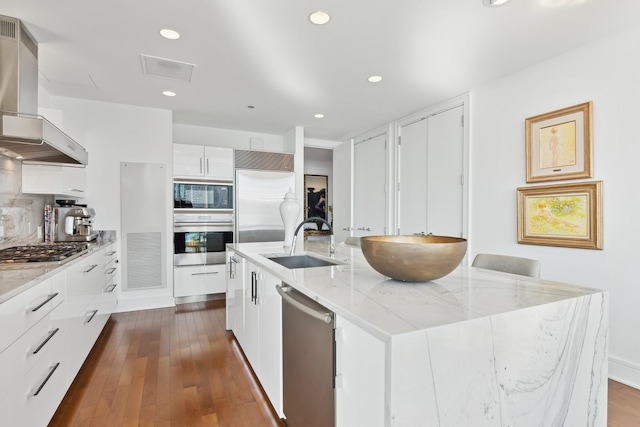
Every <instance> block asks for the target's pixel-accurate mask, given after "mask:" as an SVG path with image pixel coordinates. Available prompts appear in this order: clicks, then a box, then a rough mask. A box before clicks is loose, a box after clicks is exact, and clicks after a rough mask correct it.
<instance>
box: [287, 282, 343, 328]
mask: <svg viewBox="0 0 640 427" xmlns="http://www.w3.org/2000/svg"><path fill="white" fill-rule="evenodd" d="M290 290H291V287H290V286H280V285H276V291H278V293H279V294H280V296H281V297H282V299H283V300H284V301H286V302H288V303H289V304H291V305H292V306H294V307H295V308H297V309H298V310H300V311H302V312H303V313H305V314H308V315H309V316H311V317H313V318H314V319H318V320H321V321H323V322H324V323H331V321H332V320H333V313H331V312H322V311H316V310H314V309H312V308H309V307H307V306H306V305H304V304H302V303H300V302H298V301H296V300H295V299H293V298H291V296H290V295H289V294H288V292H289V291H290Z"/></svg>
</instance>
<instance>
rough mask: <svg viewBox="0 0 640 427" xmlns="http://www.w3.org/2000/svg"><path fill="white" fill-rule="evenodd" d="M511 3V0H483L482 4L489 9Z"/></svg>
mask: <svg viewBox="0 0 640 427" xmlns="http://www.w3.org/2000/svg"><path fill="white" fill-rule="evenodd" d="M509 1H511V0H482V4H483V5H485V6H487V7H497V6H502V5H503V4H505V3H507V2H509Z"/></svg>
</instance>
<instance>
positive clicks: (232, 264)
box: [226, 252, 246, 340]
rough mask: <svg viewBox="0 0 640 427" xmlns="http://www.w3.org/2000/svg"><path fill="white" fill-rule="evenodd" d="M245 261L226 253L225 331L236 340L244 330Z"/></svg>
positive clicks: (233, 254) (233, 253)
mask: <svg viewBox="0 0 640 427" xmlns="http://www.w3.org/2000/svg"><path fill="white" fill-rule="evenodd" d="M245 265H246V264H245V260H244V258H242V257H241V256H239V255H238V254H236V253H235V252H227V271H226V280H227V289H226V291H227V294H226V297H227V309H226V315H227V330H229V331H233V332H234V334H235V336H236V338H237V339H238V340H240V338H238V335H240V334H242V331H241V329H243V328H244V275H245Z"/></svg>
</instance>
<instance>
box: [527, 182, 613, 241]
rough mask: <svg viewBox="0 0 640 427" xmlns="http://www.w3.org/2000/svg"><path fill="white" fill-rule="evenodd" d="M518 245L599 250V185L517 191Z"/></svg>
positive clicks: (581, 183) (591, 183)
mask: <svg viewBox="0 0 640 427" xmlns="http://www.w3.org/2000/svg"><path fill="white" fill-rule="evenodd" d="M518 243H523V244H529V245H546V246H563V247H568V248H583V249H602V181H589V182H579V183H573V184H559V185H544V186H537V187H520V188H518Z"/></svg>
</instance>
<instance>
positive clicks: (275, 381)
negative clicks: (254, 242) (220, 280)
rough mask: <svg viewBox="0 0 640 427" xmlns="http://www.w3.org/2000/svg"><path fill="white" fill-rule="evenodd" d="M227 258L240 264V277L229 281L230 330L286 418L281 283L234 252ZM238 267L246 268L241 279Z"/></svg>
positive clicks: (231, 278) (261, 382) (270, 396)
mask: <svg viewBox="0 0 640 427" xmlns="http://www.w3.org/2000/svg"><path fill="white" fill-rule="evenodd" d="M227 257H228V258H227V259H229V257H235V258H236V260H237V261H238V262H235V263H234V262H233V261H232V265H233V264H235V268H236V274H235V276H234V277H229V278H228V282H227V289H228V290H227V307H228V310H230V311H229V313H228V317H227V327H228V328H229V329H230V330H232V331H233V333H234V335H235V337H236V339H237V340H238V343H239V344H240V347H242V351H243V352H244V355H245V357H246V358H247V361H248V362H249V364H250V365H251V368H252V369H253V372H254V373H255V374H256V377H257V378H258V380H259V381H260V384H261V385H262V388H263V389H264V391H265V393H266V394H267V397H268V398H269V400H270V401H271V405H272V406H273V408H274V409H275V411H276V412H277V414H278V416H280V417H283V416H284V415H283V411H282V323H281V322H282V302H281V299H280V295H278V293H277V291H276V288H275V287H276V285H279V284H281V282H280V280H278V279H277V278H275V277H274V276H272V275H270V274H269V273H267V272H265V271H263V270H262V269H261V268H259V267H257V266H256V265H254V264H253V263H251V262H248V261H246V260H244V259H242V258H241V257H239V256H238V255H235V254H233V253H232V252H230V253H229V254H228V255H227ZM238 268H242V272H243V274H242V275H241V277H240V276H239V275H238ZM240 281H241V283H240Z"/></svg>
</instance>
